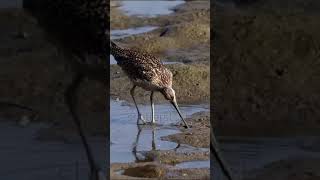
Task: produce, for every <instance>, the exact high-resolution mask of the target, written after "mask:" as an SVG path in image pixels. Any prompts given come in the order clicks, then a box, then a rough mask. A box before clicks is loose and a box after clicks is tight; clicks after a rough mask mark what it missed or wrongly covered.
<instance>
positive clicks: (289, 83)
mask: <svg viewBox="0 0 320 180" xmlns="http://www.w3.org/2000/svg"><path fill="white" fill-rule="evenodd" d="M268 2H269V1H268ZM277 2H278V1H277ZM277 2H276V1H272V3H263V2H262V1H258V3H257V4H255V5H252V6H245V7H242V8H235V7H229V6H217V9H216V16H215V19H214V24H213V26H214V27H215V28H214V29H213V31H214V32H213V33H214V34H215V37H214V44H216V46H214V47H213V49H214V52H215V53H214V54H213V56H214V58H213V59H214V61H213V63H212V67H211V69H212V70H214V76H213V79H212V82H214V83H213V89H214V95H213V96H214V98H213V104H214V111H215V112H214V117H213V118H214V121H215V122H216V123H215V125H216V127H217V133H218V134H220V135H236V136H238V135H242V136H283V135H319V133H320V121H319V119H320V111H319V107H320V101H319V100H320V94H319V91H320V85H319V80H320V73H319V72H320V63H319V52H320V51H319V50H320V46H319V42H320V34H319V28H320V21H319V17H320V14H319V13H316V12H315V11H310V12H312V13H308V12H307V10H305V11H303V12H304V13H301V11H294V9H299V8H300V7H299V8H298V6H295V7H296V8H294V7H291V6H290V8H288V9H286V10H287V11H277V10H279V9H281V8H280V7H281V6H280V5H279V6H278V5H277ZM281 2H282V1H281ZM297 2H298V1H297ZM299 2H300V3H302V1H299ZM308 2H309V3H311V1H308ZM313 2H315V1H313ZM272 4H273V5H272ZM279 4H280V3H279ZM290 4H291V3H290ZM308 6H309V8H311V7H312V6H310V5H308ZM271 7H274V8H271ZM283 8H284V9H285V7H283ZM273 9H277V10H273ZM290 10H293V11H290Z"/></svg>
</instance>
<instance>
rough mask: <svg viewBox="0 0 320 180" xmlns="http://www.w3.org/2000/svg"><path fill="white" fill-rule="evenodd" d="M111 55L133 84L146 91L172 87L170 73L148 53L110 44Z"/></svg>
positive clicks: (159, 61)
mask: <svg viewBox="0 0 320 180" xmlns="http://www.w3.org/2000/svg"><path fill="white" fill-rule="evenodd" d="M110 50H111V54H112V55H113V56H114V58H115V60H116V61H117V64H118V65H119V66H120V67H121V68H122V69H123V71H124V72H125V73H126V74H127V75H128V77H129V78H130V80H131V81H132V82H133V84H135V85H137V86H140V87H142V88H144V89H145V90H148V91H159V90H161V89H162V88H165V87H172V73H171V72H170V70H168V69H167V68H166V67H165V66H164V65H163V63H162V62H161V60H160V59H159V58H157V57H155V56H153V55H151V54H149V53H146V52H142V51H136V50H131V49H126V48H122V47H119V46H118V45H116V44H115V43H114V42H111V49H110Z"/></svg>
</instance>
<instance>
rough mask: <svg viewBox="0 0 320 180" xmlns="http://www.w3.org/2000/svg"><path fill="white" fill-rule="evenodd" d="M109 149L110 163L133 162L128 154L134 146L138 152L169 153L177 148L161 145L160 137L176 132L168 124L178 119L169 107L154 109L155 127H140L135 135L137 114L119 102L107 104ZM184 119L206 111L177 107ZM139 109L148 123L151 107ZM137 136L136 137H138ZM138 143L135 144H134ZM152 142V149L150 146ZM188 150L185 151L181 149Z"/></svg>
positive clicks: (132, 157)
mask: <svg viewBox="0 0 320 180" xmlns="http://www.w3.org/2000/svg"><path fill="white" fill-rule="evenodd" d="M110 106H111V107H110V111H111V112H110V113H111V124H110V127H111V132H110V133H111V137H110V141H111V146H110V159H111V163H114V162H123V163H124V162H134V161H135V160H136V156H135V154H133V153H132V151H133V147H134V146H135V145H136V147H137V151H138V152H145V151H150V150H152V149H156V150H169V149H174V148H176V147H177V144H176V143H174V142H169V141H162V140H161V139H160V137H162V136H167V135H170V134H175V133H178V132H180V130H179V129H178V128H177V127H176V126H172V125H170V124H171V123H178V122H180V118H179V115H178V114H177V112H176V111H175V109H174V108H173V107H171V105H169V104H161V105H155V119H156V123H157V124H158V125H157V126H155V127H153V126H151V125H145V126H141V131H140V133H139V129H138V126H137V124H136V120H137V112H136V108H135V107H134V106H128V105H126V104H124V103H123V102H121V101H119V102H116V101H111V102H110ZM180 108H181V111H182V114H183V116H184V117H188V116H190V115H191V114H193V113H195V112H200V111H208V109H205V108H203V107H202V106H200V105H199V106H181V107H180ZM139 109H140V111H141V113H142V115H143V116H144V118H145V120H146V121H150V120H151V117H150V116H151V107H150V106H145V105H140V106H139ZM138 133H139V134H138ZM137 141H138V142H137ZM153 141H154V147H152V143H153ZM185 148H186V149H188V147H185Z"/></svg>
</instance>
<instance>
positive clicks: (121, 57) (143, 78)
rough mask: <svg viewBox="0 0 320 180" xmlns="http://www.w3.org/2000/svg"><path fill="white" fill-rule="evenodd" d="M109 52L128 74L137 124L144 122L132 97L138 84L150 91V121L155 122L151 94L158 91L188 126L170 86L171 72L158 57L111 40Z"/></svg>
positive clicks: (186, 126) (186, 125) (185, 125)
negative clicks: (121, 45) (131, 84)
mask: <svg viewBox="0 0 320 180" xmlns="http://www.w3.org/2000/svg"><path fill="white" fill-rule="evenodd" d="M110 52H111V54H112V55H113V56H114V59H115V60H116V61H117V64H118V65H119V66H120V67H121V68H122V70H123V71H124V72H125V73H126V74H127V75H128V77H129V79H130V80H131V82H132V83H133V87H132V88H131V90H130V94H131V96H132V99H133V102H134V104H135V106H136V108H137V112H138V120H137V124H139V121H140V120H141V121H142V122H143V123H144V124H145V123H146V121H145V120H144V118H143V117H142V115H141V112H140V110H139V108H138V106H137V103H136V100H135V97H134V91H135V88H136V87H137V86H138V87H141V88H143V89H144V90H146V91H151V94H150V101H151V110H152V112H151V113H152V114H151V115H152V121H151V122H152V123H155V119H154V102H153V95H154V92H160V93H161V94H163V96H164V97H165V98H166V99H167V100H169V101H170V103H171V104H172V105H173V106H174V108H175V109H176V110H177V112H178V114H179V116H180V118H181V120H182V121H183V123H184V127H185V128H189V126H188V124H187V123H186V121H185V120H184V119H183V117H182V115H181V112H180V110H179V106H178V104H177V98H176V94H175V91H174V90H173V88H172V73H171V71H170V70H169V69H167V68H166V67H165V66H164V65H163V63H162V62H161V60H160V59H159V58H157V57H155V56H153V55H151V54H149V53H146V52H142V51H136V50H132V49H127V48H123V47H120V46H118V45H117V44H116V43H114V42H113V41H111V43H110Z"/></svg>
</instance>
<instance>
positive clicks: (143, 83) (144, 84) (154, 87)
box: [132, 80, 161, 91]
mask: <svg viewBox="0 0 320 180" xmlns="http://www.w3.org/2000/svg"><path fill="white" fill-rule="evenodd" d="M132 82H133V84H134V85H136V86H139V87H141V88H143V89H144V90H146V91H158V90H159V89H161V87H159V86H157V85H155V84H152V83H151V82H148V81H142V80H132Z"/></svg>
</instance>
